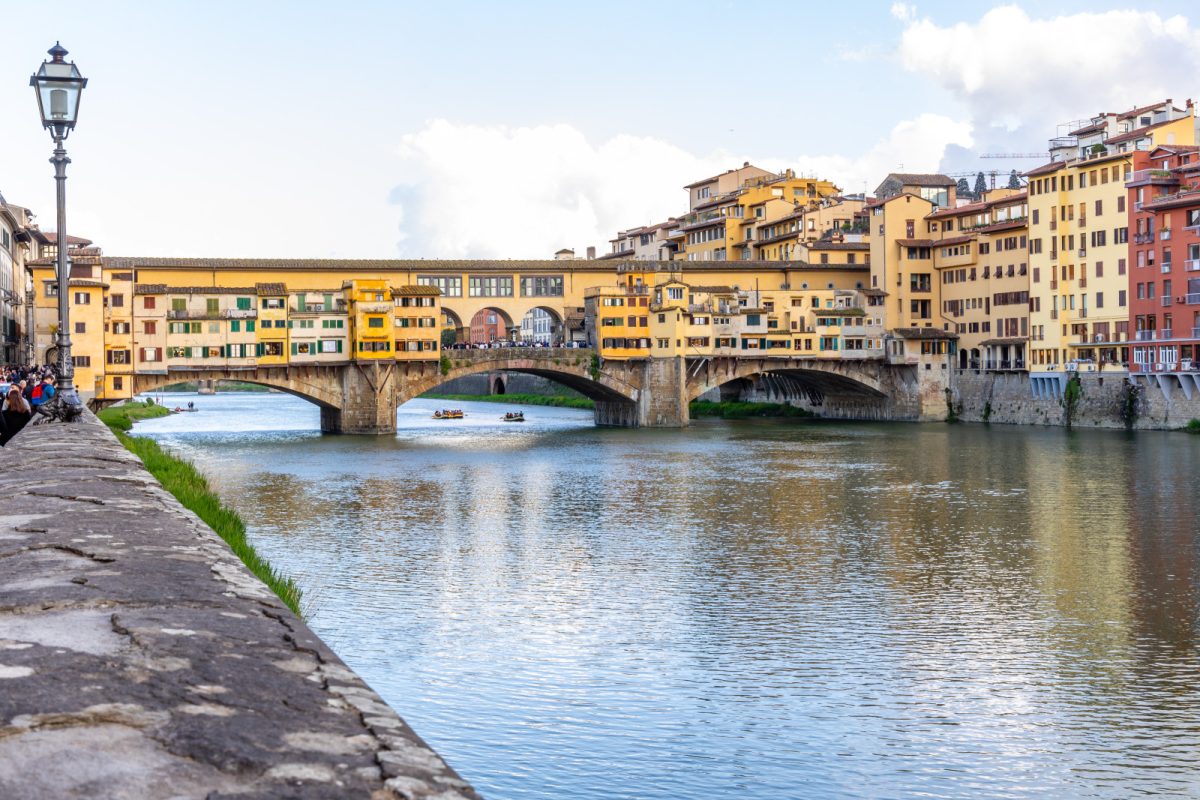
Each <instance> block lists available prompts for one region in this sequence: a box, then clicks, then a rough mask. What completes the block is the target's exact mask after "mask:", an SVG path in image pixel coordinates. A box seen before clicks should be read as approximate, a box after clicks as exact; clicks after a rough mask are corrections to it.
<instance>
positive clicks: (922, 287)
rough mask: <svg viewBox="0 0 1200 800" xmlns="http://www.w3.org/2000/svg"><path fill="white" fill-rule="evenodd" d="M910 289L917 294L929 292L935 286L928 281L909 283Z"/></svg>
mask: <svg viewBox="0 0 1200 800" xmlns="http://www.w3.org/2000/svg"><path fill="white" fill-rule="evenodd" d="M908 290H909V291H910V292H913V293H916V294H929V293H930V292H931V291H933V288H932V287H931V286H930V285H929V284H927V283H919V284H909V287H908Z"/></svg>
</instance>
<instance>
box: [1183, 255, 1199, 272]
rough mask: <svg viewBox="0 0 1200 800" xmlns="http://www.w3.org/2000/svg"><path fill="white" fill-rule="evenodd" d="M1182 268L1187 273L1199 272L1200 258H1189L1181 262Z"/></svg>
mask: <svg viewBox="0 0 1200 800" xmlns="http://www.w3.org/2000/svg"><path fill="white" fill-rule="evenodd" d="M1183 268H1184V269H1186V270H1187V271H1188V272H1200V258H1189V259H1188V260H1186V261H1184V262H1183Z"/></svg>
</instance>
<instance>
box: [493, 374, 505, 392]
mask: <svg viewBox="0 0 1200 800" xmlns="http://www.w3.org/2000/svg"><path fill="white" fill-rule="evenodd" d="M492 394H504V376H503V375H497V376H496V377H495V378H493V379H492Z"/></svg>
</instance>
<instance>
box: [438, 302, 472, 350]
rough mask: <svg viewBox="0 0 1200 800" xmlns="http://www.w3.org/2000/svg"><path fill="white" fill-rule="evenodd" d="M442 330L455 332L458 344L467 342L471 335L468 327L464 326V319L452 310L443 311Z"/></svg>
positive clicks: (444, 309) (445, 309) (455, 339)
mask: <svg viewBox="0 0 1200 800" xmlns="http://www.w3.org/2000/svg"><path fill="white" fill-rule="evenodd" d="M442 330H453V331H454V341H456V342H465V341H466V340H467V339H468V338H469V334H470V331H469V330H468V329H467V327H466V326H465V325H463V321H462V317H460V316H459V315H458V314H456V313H455V312H454V310H453V309H450V308H443V309H442Z"/></svg>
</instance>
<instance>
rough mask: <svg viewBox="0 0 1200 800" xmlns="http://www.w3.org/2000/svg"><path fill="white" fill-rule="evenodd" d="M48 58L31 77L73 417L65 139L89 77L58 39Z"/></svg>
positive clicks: (61, 379)
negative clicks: (53, 189)
mask: <svg viewBox="0 0 1200 800" xmlns="http://www.w3.org/2000/svg"><path fill="white" fill-rule="evenodd" d="M47 52H48V53H49V55H50V60H49V61H43V62H42V66H41V68H39V69H38V71H37V73H36V74H35V75H33V77H31V78H30V79H29V85H30V86H32V87H33V90H34V93H35V94H36V95H37V99H38V110H39V111H40V112H41V114H42V127H43V128H45V129H47V130H48V131H50V136H51V137H52V138H53V139H54V155H53V157H51V159H50V163H51V164H53V165H54V181H55V184H56V186H57V189H58V264H57V266H56V272H57V276H58V396H59V397H60V398H61V404H62V407H63V409H62V410H63V416H64V417H65V418H66V419H74V418H75V417H77V416H79V414H80V413H81V412H82V411H83V404H82V403H80V402H79V395H78V394H77V393H76V391H75V364H74V362H73V361H72V360H71V327H70V317H71V306H70V299H71V292H70V282H71V263H70V260H69V259H68V258H67V164H70V163H71V159H69V158H67V151H66V150H65V149H64V148H63V141H64V140H65V139H66V138H67V134H69V133H70V132H71V130H72V129H74V127H75V120H76V119H77V118H78V116H79V98H80V95H82V94H83V87H85V86H87V78H85V77H83V76H82V75H80V74H79V69H78V68H77V67H76V66H75V62H74V61H71V62H67V61H66V55H67V50H66V48H64V47H63V46H62V45H60V44H59V43H58V42H55V43H54V47H51V48H50V49H49V50H48V51H47Z"/></svg>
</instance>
